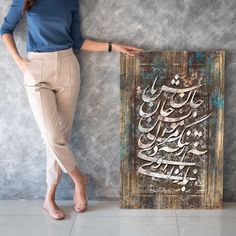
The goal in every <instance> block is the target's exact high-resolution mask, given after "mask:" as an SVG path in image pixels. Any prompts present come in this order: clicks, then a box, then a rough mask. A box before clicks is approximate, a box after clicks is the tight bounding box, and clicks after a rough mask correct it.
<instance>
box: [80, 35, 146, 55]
mask: <svg viewBox="0 0 236 236" xmlns="http://www.w3.org/2000/svg"><path fill="white" fill-rule="evenodd" d="M80 49H81V50H86V51H93V52H104V51H108V42H99V41H94V40H91V39H85V41H84V43H83V44H82V46H81V48H80ZM112 51H116V52H123V53H127V54H128V55H130V56H134V52H135V51H144V50H143V49H141V48H136V47H133V46H129V45H123V44H117V43H112Z"/></svg>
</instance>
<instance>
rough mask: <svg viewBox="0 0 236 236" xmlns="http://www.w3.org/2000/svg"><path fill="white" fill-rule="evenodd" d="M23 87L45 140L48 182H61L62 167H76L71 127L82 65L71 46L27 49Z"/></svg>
mask: <svg viewBox="0 0 236 236" xmlns="http://www.w3.org/2000/svg"><path fill="white" fill-rule="evenodd" d="M28 59H29V64H28V66H27V69H26V70H25V72H24V87H25V89H26V93H27V97H28V101H29V104H30V107H31V110H32V112H33V115H34V118H35V120H36V122H37V125H38V127H39V130H40V133H41V136H42V138H43V141H44V144H46V148H47V149H46V150H47V152H46V154H47V155H46V156H47V168H46V183H47V184H48V185H50V184H58V183H59V182H60V180H61V174H62V171H63V172H65V173H69V172H70V171H72V170H73V169H74V167H76V165H77V162H76V157H75V155H74V153H73V152H72V150H71V147H70V141H71V140H70V139H71V131H72V130H71V129H72V124H73V119H74V114H75V110H76V104H77V99H78V95H79V91H80V65H79V61H78V59H77V58H76V56H75V54H74V51H73V49H72V48H69V49H65V50H58V51H53V52H28Z"/></svg>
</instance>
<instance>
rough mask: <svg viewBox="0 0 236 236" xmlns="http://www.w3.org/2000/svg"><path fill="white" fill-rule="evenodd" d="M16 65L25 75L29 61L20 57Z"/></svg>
mask: <svg viewBox="0 0 236 236" xmlns="http://www.w3.org/2000/svg"><path fill="white" fill-rule="evenodd" d="M16 64H17V65H18V67H19V68H20V70H21V71H22V72H23V73H24V72H25V70H26V69H27V67H28V64H29V60H28V59H26V58H24V57H19V58H17V59H16Z"/></svg>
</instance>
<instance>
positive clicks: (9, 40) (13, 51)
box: [1, 33, 29, 72]
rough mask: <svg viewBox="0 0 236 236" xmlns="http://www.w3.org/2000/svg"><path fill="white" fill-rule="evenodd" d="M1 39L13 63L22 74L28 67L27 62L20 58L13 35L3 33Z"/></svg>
mask: <svg viewBox="0 0 236 236" xmlns="http://www.w3.org/2000/svg"><path fill="white" fill-rule="evenodd" d="M1 37H2V39H3V41H4V43H5V45H6V48H7V50H8V51H9V53H10V55H11V56H12V58H13V59H14V61H15V62H16V64H17V65H18V67H19V68H20V69H21V71H22V72H24V70H25V69H26V68H27V66H28V62H29V61H28V60H27V59H25V58H23V57H21V56H20V54H19V52H18V50H17V47H16V43H15V40H14V37H13V35H12V34H10V33H4V34H3V35H2V36H1Z"/></svg>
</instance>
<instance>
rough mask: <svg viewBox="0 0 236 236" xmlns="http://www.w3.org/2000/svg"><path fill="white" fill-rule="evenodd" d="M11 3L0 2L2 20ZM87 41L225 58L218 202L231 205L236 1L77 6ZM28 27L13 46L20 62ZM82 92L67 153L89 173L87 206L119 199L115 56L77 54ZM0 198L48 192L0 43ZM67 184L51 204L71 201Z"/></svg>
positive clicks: (42, 156) (89, 0)
mask: <svg viewBox="0 0 236 236" xmlns="http://www.w3.org/2000/svg"><path fill="white" fill-rule="evenodd" d="M10 3H11V1H10V0H5V1H4V0H0V6H1V8H0V20H1V21H2V20H3V17H4V16H5V14H6V13H7V11H8V9H9V6H10ZM80 5H81V8H80V14H81V30H82V33H83V35H84V37H86V38H90V39H94V40H98V41H109V40H112V41H113V42H116V43H121V44H128V45H134V46H137V47H141V48H143V49H145V50H147V51H151V50H162V49H163V50H166V49H168V50H177V49H178V50H207V49H210V50H215V49H221V50H225V51H226V65H225V66H226V74H225V137H224V141H225V149H224V155H225V156H224V200H225V201H236V155H235V153H236V141H235V140H236V122H235V121H234V119H235V118H236V106H235V101H236V82H235V79H236V43H235V40H236V1H235V0H221V1H220V0H214V1H212V0H169V1H166V0H146V1H143V0H129V1H127V0H119V1H115V0H110V1H106V0H96V1H94V0H81V2H80ZM25 31H26V27H25V20H23V21H22V22H21V23H20V24H19V25H18V26H17V28H16V31H15V40H16V44H17V47H18V50H19V52H20V54H21V55H22V56H26V36H25V35H26V34H25ZM78 59H79V62H80V64H81V78H82V83H81V93H80V97H79V100H78V106H77V112H76V115H75V122H74V129H73V137H72V148H73V150H74V151H75V153H76V156H77V160H78V164H79V165H80V167H81V169H82V170H83V171H84V172H86V173H87V174H89V175H90V176H91V178H92V183H91V184H90V186H89V199H118V198H119V184H120V180H119V165H120V159H119V158H120V155H119V145H120V143H119V141H120V136H119V109H120V97H119V93H120V90H119V86H120V83H119V76H120V74H119V72H120V71H119V69H120V68H119V59H120V57H119V54H118V53H116V52H114V53H111V54H108V53H107V52H96V53H92V52H85V51H80V52H79V53H78ZM0 60H1V63H0V72H1V73H0V91H1V92H0V114H1V115H0V170H1V171H0V199H38V198H43V196H44V194H45V190H46V185H45V167H46V152H45V147H44V145H43V141H42V139H41V136H40V133H39V130H38V128H37V126H36V124H35V121H34V119H33V115H32V113H31V110H30V107H29V104H28V102H27V97H26V94H25V91H24V87H23V84H22V81H23V76H22V73H21V71H20V69H19V68H18V67H17V66H16V64H15V62H14V61H13V59H12V58H11V57H10V55H9V53H8V52H7V51H6V49H5V46H4V44H3V42H2V41H0ZM72 193H73V184H72V181H71V180H70V178H69V176H68V175H66V174H64V173H63V177H62V182H61V185H59V188H58V192H57V198H58V199H71V198H72Z"/></svg>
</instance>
